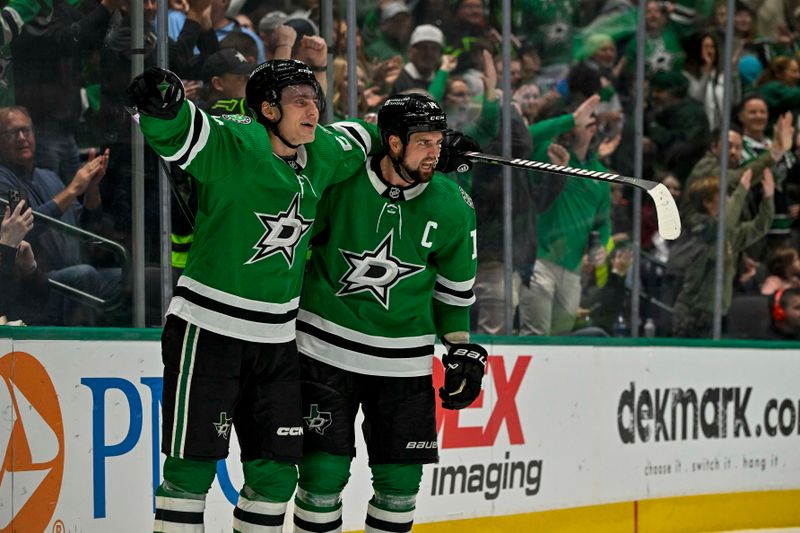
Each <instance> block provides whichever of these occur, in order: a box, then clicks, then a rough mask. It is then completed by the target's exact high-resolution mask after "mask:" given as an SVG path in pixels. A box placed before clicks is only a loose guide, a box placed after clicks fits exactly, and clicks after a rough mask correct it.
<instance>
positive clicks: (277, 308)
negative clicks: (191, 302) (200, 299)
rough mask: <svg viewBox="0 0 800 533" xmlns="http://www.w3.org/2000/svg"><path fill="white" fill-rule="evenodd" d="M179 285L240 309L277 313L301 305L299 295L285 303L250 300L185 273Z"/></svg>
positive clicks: (285, 311)
mask: <svg viewBox="0 0 800 533" xmlns="http://www.w3.org/2000/svg"><path fill="white" fill-rule="evenodd" d="M178 287H186V288H187V289H189V290H191V291H192V292H196V293H197V294H199V295H201V296H205V297H207V298H211V299H212V300H216V301H218V302H220V303H223V304H226V305H232V306H233V307H238V308H240V309H247V310H248V311H261V312H264V313H274V314H276V315H277V314H283V313H288V312H289V311H294V310H295V309H297V307H298V306H299V305H300V297H299V296H298V297H296V298H292V299H291V300H289V301H288V302H286V303H283V304H276V303H272V302H262V301H259V300H250V299H248V298H242V297H241V296H236V295H235V294H231V293H228V292H224V291H221V290H219V289H215V288H214V287H209V286H208V285H205V284H203V283H201V282H199V281H197V280H194V279H192V278H190V277H189V276H187V275H185V274H184V275H182V276H181V277H180V279H178Z"/></svg>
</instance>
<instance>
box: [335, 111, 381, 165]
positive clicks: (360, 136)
mask: <svg viewBox="0 0 800 533" xmlns="http://www.w3.org/2000/svg"><path fill="white" fill-rule="evenodd" d="M330 127H331V128H333V129H334V130H335V131H337V132H339V133H342V134H344V135H346V136H347V137H348V138H349V139H350V140H351V141H354V142H355V143H356V145H357V146H358V147H359V148H360V149H361V151H362V152H364V155H365V156H368V155H376V154H379V153H380V152H381V151H382V149H383V145H382V142H381V135H380V132H378V126H376V125H375V124H370V123H369V122H365V121H363V120H360V119H349V120H342V121H340V122H334V123H333V124H331V126H330Z"/></svg>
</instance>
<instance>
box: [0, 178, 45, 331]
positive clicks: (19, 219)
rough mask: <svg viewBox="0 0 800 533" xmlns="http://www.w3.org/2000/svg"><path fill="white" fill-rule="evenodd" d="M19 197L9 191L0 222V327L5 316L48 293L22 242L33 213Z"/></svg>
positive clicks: (16, 193) (30, 227) (34, 260)
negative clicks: (7, 202) (6, 204)
mask: <svg viewBox="0 0 800 533" xmlns="http://www.w3.org/2000/svg"><path fill="white" fill-rule="evenodd" d="M20 197H21V195H20V192H19V191H18V190H12V191H9V193H8V200H9V205H8V206H6V207H5V209H4V210H3V219H2V221H0V287H2V288H0V323H3V324H4V323H7V318H5V317H6V316H7V315H12V316H16V315H17V313H18V311H19V308H20V307H21V306H23V305H24V304H25V303H26V302H27V303H31V302H33V301H36V302H40V301H41V297H42V296H43V295H46V293H47V280H46V279H44V276H43V275H42V274H41V272H39V270H38V268H37V264H36V258H35V257H34V256H33V249H32V248H31V245H30V243H28V242H27V241H25V240H24V239H25V236H26V235H27V234H28V232H30V231H31V229H32V228H33V210H32V209H31V208H30V207H28V204H27V202H26V201H25V200H24V199H21V198H20ZM23 293H24V294H25V297H24V298H22V297H21V295H22V294H23ZM3 320H5V321H6V322H3Z"/></svg>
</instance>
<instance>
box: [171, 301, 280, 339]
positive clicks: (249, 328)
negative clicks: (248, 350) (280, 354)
mask: <svg viewBox="0 0 800 533" xmlns="http://www.w3.org/2000/svg"><path fill="white" fill-rule="evenodd" d="M167 314H168V315H175V316H178V317H180V318H182V319H183V320H185V321H187V322H190V323H192V324H196V325H197V326H199V327H201V328H202V329H205V330H208V331H213V332H214V333H217V334H219V335H225V336H226V337H233V338H235V339H241V340H243V341H251V342H264V343H268V344H279V343H283V342H290V341H293V340H294V339H295V319H291V320H289V321H287V322H284V323H283V324H266V323H264V322H252V321H250V320H243V319H240V318H235V317H232V316H229V315H225V314H222V313H217V312H216V311H211V310H210V309H206V308H204V307H201V306H199V305H197V304H194V303H192V302H189V301H187V300H186V299H184V298H181V297H180V296H175V297H173V298H172V301H171V302H170V303H169V309H167Z"/></svg>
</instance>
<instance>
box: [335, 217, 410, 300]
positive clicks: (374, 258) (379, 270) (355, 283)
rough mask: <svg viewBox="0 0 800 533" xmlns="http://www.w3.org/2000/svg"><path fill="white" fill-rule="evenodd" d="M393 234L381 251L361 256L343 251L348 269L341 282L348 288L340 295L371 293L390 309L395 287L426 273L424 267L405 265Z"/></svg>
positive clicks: (384, 243) (341, 290) (387, 238)
mask: <svg viewBox="0 0 800 533" xmlns="http://www.w3.org/2000/svg"><path fill="white" fill-rule="evenodd" d="M393 235H394V231H390V232H389V233H388V234H387V235H386V237H385V238H384V239H383V241H382V242H381V243H380V244H379V245H378V247H377V248H375V249H374V250H366V251H364V252H363V253H360V254H359V253H354V252H348V251H347V250H341V249H340V250H339V251H340V252H342V256H344V260H345V261H347V265H348V269H347V272H345V274H344V276H342V278H341V279H340V280H339V282H340V283H342V285H344V286H343V287H342V288H341V289H339V292H337V293H336V294H337V295H340V296H343V295H346V294H353V293H357V292H365V291H366V292H370V293H372V295H373V296H375V298H376V299H377V300H378V301H379V302H380V303H381V305H382V306H383V307H384V308H385V309H387V310H388V309H389V292H390V291H391V289H392V287H394V286H395V285H397V284H398V283H399V282H400V280H401V279H403V278H407V277H409V276H413V275H414V274H417V273H419V272H422V271H423V270H424V267H422V266H419V265H414V264H411V263H403V262H402V261H400V260H399V259H398V258H396V257H395V256H393V255H392V238H393Z"/></svg>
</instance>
